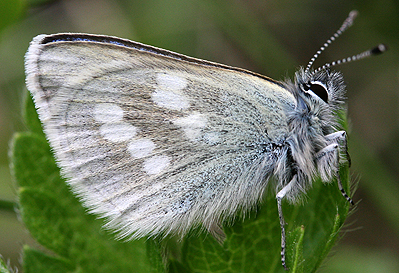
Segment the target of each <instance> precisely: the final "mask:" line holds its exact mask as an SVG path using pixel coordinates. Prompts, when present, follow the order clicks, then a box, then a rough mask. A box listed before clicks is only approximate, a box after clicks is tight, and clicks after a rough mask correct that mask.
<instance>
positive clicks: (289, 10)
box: [0, 0, 399, 272]
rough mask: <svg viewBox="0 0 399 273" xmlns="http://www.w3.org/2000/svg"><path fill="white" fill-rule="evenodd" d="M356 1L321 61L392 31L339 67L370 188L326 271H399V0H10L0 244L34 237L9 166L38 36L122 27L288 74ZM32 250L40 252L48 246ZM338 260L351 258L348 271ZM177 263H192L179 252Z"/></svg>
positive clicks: (9, 253)
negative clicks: (370, 54) (363, 55)
mask: <svg viewBox="0 0 399 273" xmlns="http://www.w3.org/2000/svg"><path fill="white" fill-rule="evenodd" d="M352 9H357V10H359V13H360V16H359V18H358V19H357V20H356V22H355V24H354V26H353V27H352V28H351V29H349V30H348V31H347V33H345V34H344V35H343V36H342V37H341V38H340V39H338V41H337V42H335V43H334V44H333V45H332V46H331V47H330V48H329V50H327V51H326V52H325V53H323V54H322V56H321V57H320V58H319V60H318V61H317V63H318V64H319V65H320V64H323V63H324V62H329V61H331V60H335V59H338V58H341V57H346V56H350V55H352V54H355V53H358V52H360V51H362V50H365V49H367V48H369V47H372V46H374V45H376V44H378V43H380V42H384V43H387V44H388V45H389V47H390V51H389V52H387V53H386V54H385V55H383V56H380V57H378V58H377V57H376V58H370V59H368V60H363V61H361V62H358V63H352V64H348V65H345V66H341V67H339V68H337V69H340V70H341V71H342V72H343V74H344V76H345V79H346V83H347V85H348V98H349V99H348V104H349V117H350V119H351V124H352V126H351V129H352V130H351V131H352V132H353V133H352V134H351V133H350V139H349V152H350V154H351V156H352V163H353V166H352V170H355V171H356V173H354V175H353V180H354V181H357V180H358V179H359V177H360V179H361V180H360V183H359V190H358V191H357V194H356V195H355V197H354V199H355V201H358V200H360V199H363V201H362V202H360V203H359V206H358V209H357V211H356V212H355V213H354V215H353V216H352V221H355V222H354V223H352V224H351V225H350V227H349V228H351V229H356V228H358V227H361V226H364V228H363V229H362V230H356V231H353V232H350V233H349V234H347V235H346V236H345V238H344V240H343V241H344V243H345V244H346V245H347V244H352V245H353V246H352V247H351V248H345V245H343V247H342V248H336V250H337V254H336V256H335V257H333V258H332V259H331V261H330V262H328V263H327V264H326V266H325V267H324V268H323V269H322V271H323V272H361V271H359V268H363V269H365V268H367V269H369V270H371V269H374V268H376V269H375V271H362V272H397V264H395V259H396V260H398V253H399V246H398V241H399V240H398V237H399V224H398V219H399V217H398V215H397V214H398V210H397V208H398V207H399V200H398V196H399V194H398V193H399V186H398V179H397V177H398V175H399V156H398V155H399V145H398V144H399V143H398V142H399V130H398V129H399V123H398V117H399V111H398V94H399V93H398V86H399V85H398V64H399V62H398V60H399V53H398V50H397V48H398V46H399V37H398V35H397V33H398V30H399V17H398V16H397V14H399V2H398V1H392V0H390V1H389V0H382V1H379V2H378V3H377V2H375V1H370V0H366V1H359V0H354V1H343V0H339V1H327V0H322V1H316V0H304V1H303V0H302V1H299V0H297V1H292V0H291V1H287V0H283V1H261V0H249V1H244V0H242V1H239V0H228V1H221V0H220V1H211V0H204V1H194V0H186V1H183V0H166V1H162V0H146V1H145V0H141V1H140V0H130V1H129V0H118V1H107V0H100V1H94V0H92V1H89V0H86V1H78V0H65V1H45V0H40V1H23V0H19V1H12V0H6V1H2V2H1V3H0V14H1V16H0V129H1V130H0V132H1V135H0V140H1V141H0V154H1V156H0V164H2V165H1V166H0V181H1V182H0V196H1V197H2V199H4V200H6V202H0V206H1V208H2V211H0V213H2V214H1V217H0V239H1V240H2V241H0V253H1V254H3V255H4V257H5V260H6V261H7V260H8V259H9V258H11V262H12V265H13V266H15V265H17V264H18V262H17V260H18V255H19V254H18V252H19V253H20V252H21V247H20V245H21V243H20V242H21V241H25V242H26V240H28V242H30V245H32V244H33V242H32V240H31V239H29V238H27V236H26V232H24V231H23V230H22V228H21V225H20V224H18V223H17V222H16V216H15V213H14V212H13V211H12V210H11V211H10V207H11V205H10V204H11V203H10V202H9V201H7V200H13V199H14V198H15V197H14V196H15V192H16V190H12V186H11V185H12V182H11V179H10V175H9V172H8V171H7V169H8V168H7V164H8V163H7V149H8V142H9V139H10V138H11V135H12V133H13V132H14V131H21V130H24V129H25V128H26V125H25V124H24V123H23V122H22V114H20V110H18V109H21V101H22V100H23V99H22V98H24V97H25V94H24V92H22V90H23V86H24V73H23V56H24V53H25V51H26V49H27V47H28V44H29V41H30V40H31V39H32V37H34V36H35V35H37V34H40V33H56V32H63V31H68V32H88V33H101V34H108V35H115V36H120V37H124V38H129V39H133V40H137V41H140V42H143V43H148V44H152V45H155V46H158V47H162V48H167V49H170V50H173V51H177V52H180V53H183V54H186V55H190V56H194V57H199V58H203V59H208V60H213V61H217V62H221V63H226V64H229V65H234V66H239V67H244V68H247V69H250V70H253V71H256V72H259V73H262V74H266V75H268V76H271V77H272V78H275V79H284V76H286V77H291V78H292V75H293V73H294V71H295V69H296V67H297V66H298V65H305V64H306V62H307V61H308V60H309V59H310V57H311V56H312V55H313V54H314V52H315V51H316V50H317V49H318V47H319V46H320V45H322V44H323V43H324V42H325V40H326V39H327V38H328V37H329V36H330V35H331V34H332V33H333V32H334V31H335V30H336V29H337V28H338V27H339V26H340V24H341V23H342V20H343V19H344V18H345V17H346V16H347V14H348V12H349V11H350V10H352ZM316 66H317V64H316ZM28 116H29V115H28ZM359 174H360V175H359ZM10 189H11V190H10ZM305 232H306V231H305ZM21 238H25V239H21ZM304 240H305V241H306V240H307V239H306V238H305V239H304ZM372 247H378V248H376V249H372ZM29 249H30V248H29ZM348 249H349V250H348ZM359 249H361V250H359ZM341 250H342V253H345V254H346V255H342V254H341ZM349 251H350V252H349ZM381 251H382V252H383V253H384V255H381V254H379V253H380V252H381ZM28 252H29V253H30V255H31V256H30V257H35V255H36V254H37V253H36V252H35V251H34V250H32V251H31V250H29V251H26V253H28ZM13 253H16V254H13ZM330 265H331V269H330V271H329V270H328V268H329V266H330ZM337 265H340V267H341V269H342V267H343V268H345V270H344V271H342V270H341V271H338V268H339V267H337ZM383 265H391V266H386V267H384V266H383ZM395 266H396V270H395V269H392V268H394V267H395ZM170 267H172V268H178V269H180V270H183V269H182V268H181V267H180V265H179V264H178V263H174V262H171V263H170ZM176 270H177V269H176ZM334 270H336V271H334ZM356 270H357V271H356ZM390 270H391V271H390Z"/></svg>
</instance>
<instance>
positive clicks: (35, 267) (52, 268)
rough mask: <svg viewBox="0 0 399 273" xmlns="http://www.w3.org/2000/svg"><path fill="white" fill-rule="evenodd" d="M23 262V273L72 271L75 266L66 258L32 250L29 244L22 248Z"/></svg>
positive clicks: (61, 272)
mask: <svg viewBox="0 0 399 273" xmlns="http://www.w3.org/2000/svg"><path fill="white" fill-rule="evenodd" d="M23 264H24V270H25V273H36V272H41V273H46V272H48V273H53V272H59V273H63V272H74V271H75V267H74V265H73V264H71V263H69V262H68V260H66V259H62V258H56V257H52V256H49V255H46V254H44V253H43V252H41V251H37V250H34V249H32V248H30V247H29V246H25V247H24V249H23Z"/></svg>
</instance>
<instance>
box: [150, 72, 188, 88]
mask: <svg viewBox="0 0 399 273" xmlns="http://www.w3.org/2000/svg"><path fill="white" fill-rule="evenodd" d="M157 84H158V87H159V88H162V89H171V90H182V89H184V88H186V86H187V80H186V79H185V78H182V77H178V76H175V75H170V74H165V73H158V74H157Z"/></svg>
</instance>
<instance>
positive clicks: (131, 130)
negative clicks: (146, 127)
mask: <svg viewBox="0 0 399 273" xmlns="http://www.w3.org/2000/svg"><path fill="white" fill-rule="evenodd" d="M100 133H101V135H102V136H103V137H104V138H105V139H107V140H109V141H112V142H123V141H127V140H129V139H131V138H132V137H134V136H135V135H136V134H137V128H136V127H134V126H133V125H130V124H128V123H126V122H119V123H106V124H103V125H101V127H100Z"/></svg>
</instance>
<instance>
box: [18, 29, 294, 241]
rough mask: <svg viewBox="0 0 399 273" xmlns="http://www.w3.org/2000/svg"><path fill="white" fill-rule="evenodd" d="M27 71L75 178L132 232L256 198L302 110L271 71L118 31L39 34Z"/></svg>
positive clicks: (123, 230) (116, 224)
mask: <svg viewBox="0 0 399 273" xmlns="http://www.w3.org/2000/svg"><path fill="white" fill-rule="evenodd" d="M26 70H27V85H28V89H29V90H30V91H31V93H32V95H33V98H34V101H35V104H36V107H37V110H38V113H39V117H40V120H41V122H42V123H43V127H44V131H45V133H46V136H47V138H48V140H49V142H50V145H51V147H52V149H53V151H54V153H55V156H56V159H57V161H58V164H59V165H60V167H61V169H62V171H63V174H64V175H65V176H66V177H67V178H68V183H70V184H71V186H72V189H73V190H74V191H75V192H76V193H77V194H78V195H79V196H80V197H81V199H82V200H83V202H84V204H85V206H87V207H88V208H90V210H91V211H92V212H93V213H96V214H99V215H101V216H104V217H107V218H108V219H109V223H108V226H109V227H111V228H113V229H117V230H119V231H120V235H121V236H128V237H130V236H131V237H141V236H144V235H148V234H149V235H155V234H158V233H160V232H164V233H169V232H175V233H181V234H184V233H185V232H187V231H188V229H189V228H190V227H191V226H193V225H196V224H199V223H203V224H204V225H205V226H206V227H207V228H208V229H211V228H212V227H214V226H215V223H217V222H218V221H219V220H222V219H224V218H225V217H228V216H230V215H232V214H233V213H234V212H235V211H236V209H237V208H239V207H241V208H243V209H247V208H248V207H249V206H251V205H253V204H254V203H255V202H256V201H258V199H259V198H260V196H261V195H262V192H263V189H264V188H265V186H266V181H267V178H268V177H269V176H270V175H271V174H272V171H273V168H274V164H275V161H276V156H275V154H274V153H273V151H274V150H273V149H274V148H273V145H272V143H279V142H280V141H282V139H283V138H284V136H285V135H286V134H287V132H288V129H287V120H286V118H285V113H286V111H287V109H292V107H293V105H294V98H293V96H292V95H291V93H289V92H288V91H287V90H286V89H284V88H283V87H282V86H280V85H279V84H278V83H276V82H274V81H272V80H270V79H267V78H265V77H261V76H258V75H256V74H254V73H251V72H248V71H245V70H240V69H236V68H230V67H227V66H223V65H218V64H215V63H211V62H206V61H202V60H198V59H193V58H189V57H186V56H183V55H179V54H175V53H172V52H169V51H166V50H161V49H157V48H153V47H150V46H146V45H142V44H139V43H134V42H131V41H127V40H122V39H118V38H114V37H106V36H94V35H82V34H60V35H52V36H46V35H39V36H38V37H36V38H35V39H34V40H33V41H32V43H31V46H30V48H29V50H28V53H27V56H26Z"/></svg>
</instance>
